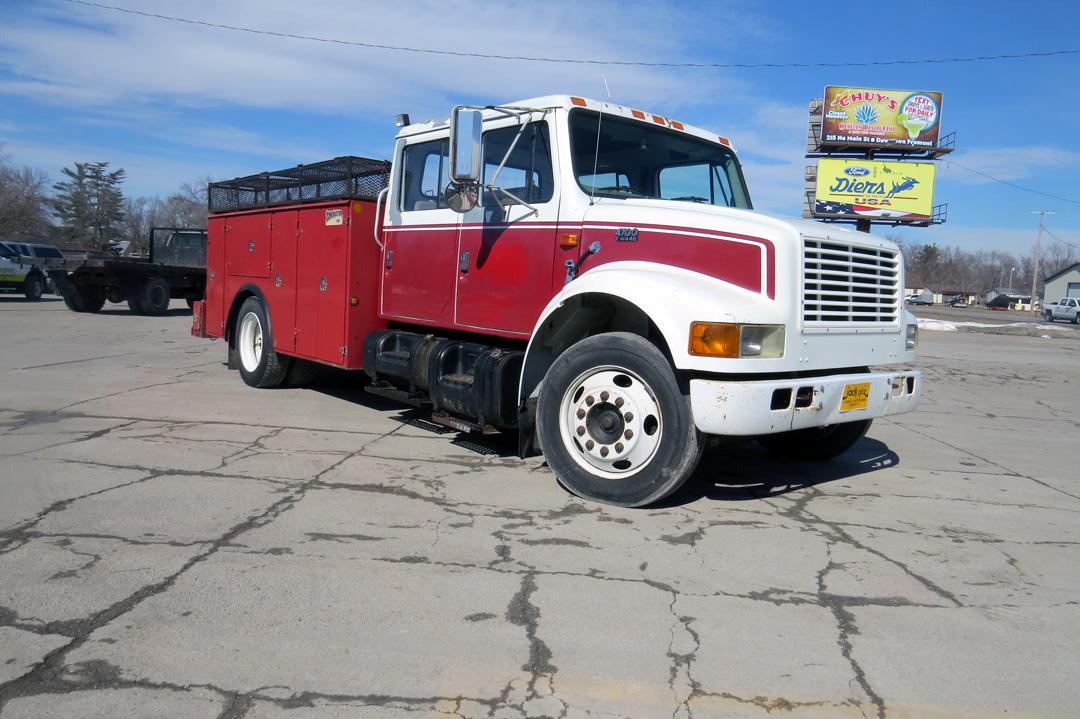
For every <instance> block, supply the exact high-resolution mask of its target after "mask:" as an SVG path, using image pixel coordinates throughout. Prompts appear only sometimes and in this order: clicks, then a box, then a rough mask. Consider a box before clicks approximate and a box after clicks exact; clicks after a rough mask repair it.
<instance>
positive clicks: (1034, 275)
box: [1031, 210, 1056, 315]
mask: <svg viewBox="0 0 1080 719" xmlns="http://www.w3.org/2000/svg"><path fill="white" fill-rule="evenodd" d="M1031 214H1033V215H1038V216H1039V234H1037V235H1035V267H1034V269H1032V271H1031V314H1032V315H1034V314H1035V289H1036V288H1037V287H1038V285H1039V250H1040V248H1041V247H1042V233H1043V218H1044V217H1045V216H1046V215H1053V214H1056V213H1055V212H1051V211H1050V210H1032V211H1031Z"/></svg>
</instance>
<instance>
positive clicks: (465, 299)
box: [453, 121, 559, 337]
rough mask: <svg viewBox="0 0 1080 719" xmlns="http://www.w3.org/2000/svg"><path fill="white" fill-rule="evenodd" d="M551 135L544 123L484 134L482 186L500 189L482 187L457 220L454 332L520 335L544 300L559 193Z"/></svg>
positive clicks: (531, 323)
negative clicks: (473, 205) (476, 200)
mask: <svg viewBox="0 0 1080 719" xmlns="http://www.w3.org/2000/svg"><path fill="white" fill-rule="evenodd" d="M551 140H552V138H551V129H550V127H549V125H548V124H547V123H546V122H544V121H537V122H529V123H527V124H524V125H522V124H521V123H520V122H515V123H514V124H511V125H509V126H505V127H501V128H495V129H491V130H488V131H487V132H485V133H484V139H483V143H484V184H485V185H493V186H494V187H496V188H501V189H491V190H484V191H483V193H482V196H481V201H480V205H479V206H478V207H476V208H475V209H473V210H471V211H469V212H467V213H465V215H464V218H463V222H462V225H461V231H460V233H459V238H460V239H459V241H458V252H457V258H456V259H457V261H456V263H455V265H454V268H453V277H455V289H456V296H455V307H454V312H455V314H454V321H455V324H456V325H457V326H458V327H460V328H462V329H468V330H486V331H495V332H498V333H500V334H511V335H520V336H522V337H528V336H529V334H530V333H531V332H532V329H533V326H534V324H535V323H536V320H537V318H539V316H540V312H541V311H542V310H543V308H544V306H545V305H546V304H547V303H548V300H550V299H551V297H552V294H553V293H552V279H551V278H552V269H551V267H552V262H553V261H554V258H555V246H556V243H557V241H558V240H557V227H556V222H557V220H558V215H559V194H558V192H557V190H556V187H555V179H554V178H555V177H556V176H557V175H556V172H555V168H554V167H553V165H552V156H553V155H554V154H555V153H553V152H552V149H551ZM511 148H512V149H511ZM508 153H509V154H508ZM504 160H505V162H504ZM500 165H501V168H500Z"/></svg>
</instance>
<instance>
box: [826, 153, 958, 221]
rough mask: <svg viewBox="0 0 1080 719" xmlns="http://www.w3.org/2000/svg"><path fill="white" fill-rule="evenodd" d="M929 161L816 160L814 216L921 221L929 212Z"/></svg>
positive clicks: (933, 167)
mask: <svg viewBox="0 0 1080 719" xmlns="http://www.w3.org/2000/svg"><path fill="white" fill-rule="evenodd" d="M936 169H937V166H936V165H934V164H933V163H931V162H883V161H880V160H838V159H833V158H822V159H820V160H818V167H817V188H816V190H815V193H814V213H813V214H814V215H815V216H816V217H878V218H882V219H896V220H925V219H928V218H929V217H930V215H931V213H932V211H933V204H934V171H935V170H936Z"/></svg>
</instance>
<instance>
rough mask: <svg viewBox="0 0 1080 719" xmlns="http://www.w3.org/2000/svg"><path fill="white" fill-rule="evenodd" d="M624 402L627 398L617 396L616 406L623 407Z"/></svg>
mask: <svg viewBox="0 0 1080 719" xmlns="http://www.w3.org/2000/svg"><path fill="white" fill-rule="evenodd" d="M624 402H625V400H624V399H623V398H622V397H616V398H615V406H616V407H622V406H623V403H624Z"/></svg>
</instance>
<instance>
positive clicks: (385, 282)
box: [380, 138, 461, 327]
mask: <svg viewBox="0 0 1080 719" xmlns="http://www.w3.org/2000/svg"><path fill="white" fill-rule="evenodd" d="M399 157H400V161H399V163H398V165H399V167H400V171H399V173H398V174H397V176H396V178H395V182H396V183H397V186H396V190H397V192H394V193H392V196H391V198H390V206H389V207H388V208H387V213H386V217H387V220H386V224H385V226H384V229H383V238H384V247H383V256H382V263H383V269H382V288H381V293H380V315H381V316H382V317H383V318H385V319H396V320H404V321H407V322H415V323H420V324H426V325H431V326H439V327H450V326H452V324H453V297H454V282H453V275H452V274H451V271H452V268H453V267H454V266H455V262H456V255H455V251H456V249H457V234H458V225H459V224H460V221H461V217H460V215H458V213H456V212H454V211H453V210H451V209H450V208H449V207H448V206H447V204H446V200H445V199H443V193H442V191H443V189H444V188H445V187H446V185H447V182H448V180H447V178H448V174H449V163H450V156H449V140H448V139H446V138H440V139H435V140H427V141H423V142H411V143H409V144H405V145H404V146H403V147H402V148H401V154H400V155H399Z"/></svg>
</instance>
